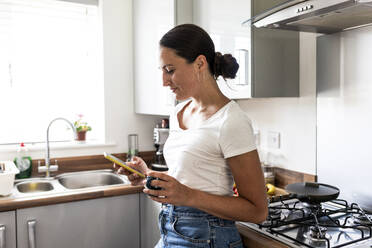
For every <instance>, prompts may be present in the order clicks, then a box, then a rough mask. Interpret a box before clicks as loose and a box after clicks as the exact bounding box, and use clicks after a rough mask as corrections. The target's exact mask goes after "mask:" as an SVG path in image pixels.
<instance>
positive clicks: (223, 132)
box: [164, 101, 256, 195]
mask: <svg viewBox="0 0 372 248" xmlns="http://www.w3.org/2000/svg"><path fill="white" fill-rule="evenodd" d="M187 103H188V101H185V102H182V103H180V104H178V105H177V106H176V108H175V111H174V113H173V114H172V115H171V116H170V131H169V137H168V139H167V141H166V143H165V146H164V157H165V160H166V163H167V166H168V167H169V171H168V174H169V175H170V176H172V177H175V178H176V179H177V180H178V181H179V182H181V183H182V184H185V185H187V186H189V187H190V188H193V189H198V190H201V191H204V192H208V193H212V194H216V195H232V194H233V190H232V187H233V176H232V173H231V170H230V168H229V166H228V164H227V161H226V159H227V158H230V157H233V156H237V155H240V154H243V153H246V152H250V151H253V150H255V149H256V146H255V142H254V136H253V129H252V126H251V121H250V120H249V118H248V117H247V115H246V113H244V112H243V111H242V110H241V109H240V107H239V105H238V104H237V103H236V102H234V101H230V102H229V103H227V104H226V105H225V106H223V107H222V108H221V109H219V110H218V111H217V112H216V113H215V114H213V115H212V116H211V117H210V118H208V119H207V120H206V121H204V122H203V123H202V124H201V125H200V126H199V127H192V128H190V129H187V130H184V129H181V128H180V126H179V122H178V118H177V113H178V112H179V111H180V110H181V109H182V108H183V107H184V106H185V105H186V104H187ZM247 166H249V165H247ZM247 170H249V168H248V167H247Z"/></svg>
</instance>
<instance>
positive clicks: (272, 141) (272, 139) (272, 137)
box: [267, 131, 280, 149]
mask: <svg viewBox="0 0 372 248" xmlns="http://www.w3.org/2000/svg"><path fill="white" fill-rule="evenodd" d="M267 146H268V147H269V148H274V149H279V148H280V133H279V132H272V131H270V132H268V134H267Z"/></svg>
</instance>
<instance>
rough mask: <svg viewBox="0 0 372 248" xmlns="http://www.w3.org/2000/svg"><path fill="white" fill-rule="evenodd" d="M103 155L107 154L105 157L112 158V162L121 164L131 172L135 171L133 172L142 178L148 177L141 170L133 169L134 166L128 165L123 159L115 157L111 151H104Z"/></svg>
mask: <svg viewBox="0 0 372 248" xmlns="http://www.w3.org/2000/svg"><path fill="white" fill-rule="evenodd" d="M103 156H105V158H107V159H108V160H110V161H111V162H114V163H115V164H118V165H120V166H121V167H124V168H125V169H127V170H129V171H130V172H133V173H136V174H137V175H139V176H140V177H142V178H146V176H145V175H144V174H142V173H141V172H139V171H138V170H135V169H133V168H132V167H130V166H128V165H127V164H126V163H125V162H124V161H123V160H121V159H119V158H117V157H115V156H114V155H111V154H109V153H106V152H104V153H103Z"/></svg>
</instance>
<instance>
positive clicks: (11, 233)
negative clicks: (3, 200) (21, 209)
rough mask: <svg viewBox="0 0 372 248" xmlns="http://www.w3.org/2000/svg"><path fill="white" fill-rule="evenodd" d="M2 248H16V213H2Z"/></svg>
mask: <svg viewBox="0 0 372 248" xmlns="http://www.w3.org/2000/svg"><path fill="white" fill-rule="evenodd" d="M0 248H16V223H15V211H9V212H1V213H0Z"/></svg>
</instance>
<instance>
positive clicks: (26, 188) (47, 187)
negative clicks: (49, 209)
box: [16, 181, 54, 193]
mask: <svg viewBox="0 0 372 248" xmlns="http://www.w3.org/2000/svg"><path fill="white" fill-rule="evenodd" d="M16 187H17V190H18V191H19V192H21V193H38V192H46V191H51V190H53V189H54V187H53V185H52V184H51V183H50V182H45V181H26V182H21V183H18V184H17V186H16Z"/></svg>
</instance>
